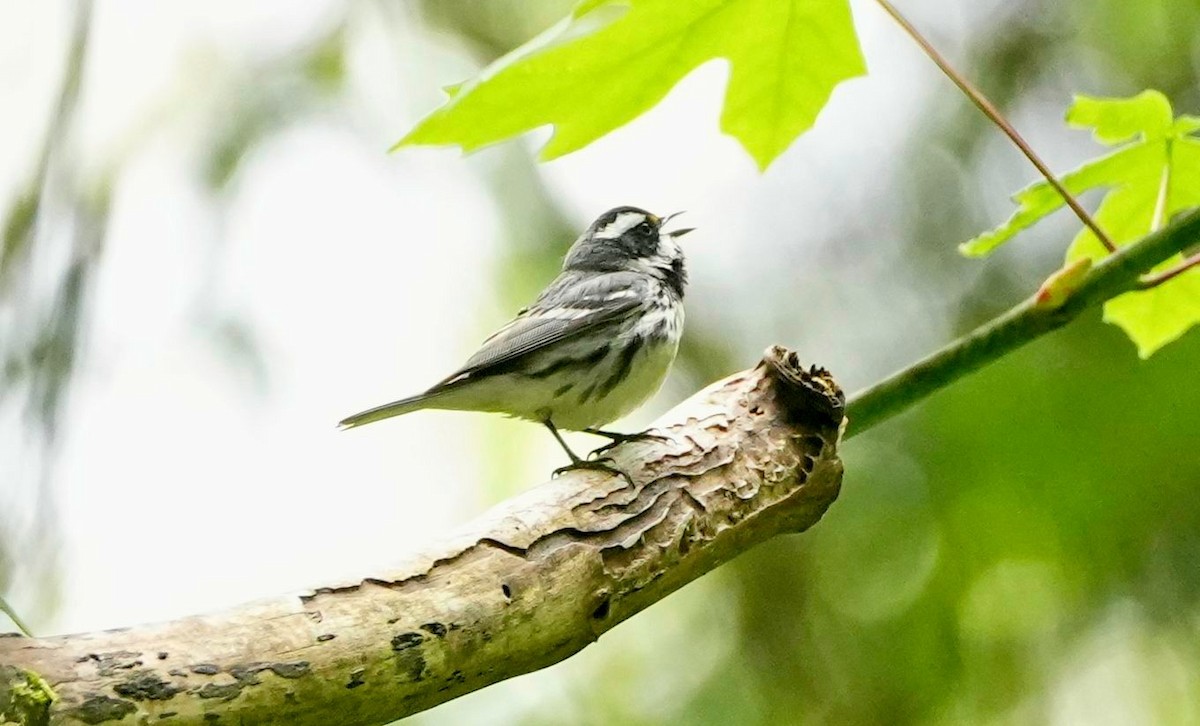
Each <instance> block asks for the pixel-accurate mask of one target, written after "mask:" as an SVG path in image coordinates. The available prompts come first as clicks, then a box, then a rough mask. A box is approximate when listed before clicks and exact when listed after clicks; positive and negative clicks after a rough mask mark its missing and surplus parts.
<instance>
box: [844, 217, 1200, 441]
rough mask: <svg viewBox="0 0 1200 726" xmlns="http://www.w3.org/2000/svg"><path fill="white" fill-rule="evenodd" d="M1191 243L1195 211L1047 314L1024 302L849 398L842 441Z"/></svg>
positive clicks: (1112, 258)
mask: <svg viewBox="0 0 1200 726" xmlns="http://www.w3.org/2000/svg"><path fill="white" fill-rule="evenodd" d="M1197 243H1200V210H1195V211H1192V212H1190V213H1188V214H1185V215H1183V216H1180V217H1178V218H1177V219H1176V220H1175V221H1174V222H1173V223H1172V224H1170V225H1168V226H1166V227H1164V228H1163V229H1161V230H1159V231H1157V232H1154V233H1152V234H1150V235H1149V236H1147V237H1144V238H1143V239H1141V240H1139V241H1137V242H1135V243H1133V244H1130V245H1126V246H1125V247H1122V248H1121V250H1120V251H1119V252H1117V253H1116V254H1113V255H1109V256H1108V257H1106V258H1104V260H1103V261H1102V262H1101V263H1100V264H1098V265H1096V266H1095V267H1094V268H1092V271H1091V273H1090V274H1089V275H1088V276H1087V277H1086V278H1084V279H1083V280H1082V281H1081V282H1080V283H1079V285H1078V287H1076V288H1075V289H1074V290H1071V291H1069V292H1067V293H1066V297H1065V299H1064V300H1063V302H1062V303H1061V304H1059V305H1056V306H1047V305H1043V304H1039V303H1038V302H1037V299H1036V297H1032V298H1030V299H1028V300H1026V301H1025V302H1022V303H1021V304H1019V305H1017V306H1016V307H1014V308H1012V309H1011V310H1009V311H1008V312H1006V313H1004V314H1003V315H1001V316H1000V317H998V318H995V319H994V320H991V321H989V322H987V323H984V324H983V325H981V326H979V327H978V328H976V329H975V330H973V331H971V332H970V333H968V334H966V335H964V336H963V337H961V338H959V339H958V340H956V341H954V342H953V343H950V344H949V345H947V346H946V347H944V348H942V349H941V350H939V351H937V352H935V353H933V354H931V355H929V356H928V357H926V358H925V359H924V360H921V361H918V362H917V363H915V364H913V365H911V366H909V367H908V368H905V369H904V370H902V371H899V372H897V373H894V374H892V375H891V376H889V377H888V378H885V379H884V380H882V381H880V382H879V383H876V384H875V385H873V386H871V387H869V388H867V389H866V390H863V391H859V392H858V393H857V394H855V395H854V396H851V398H850V403H849V405H848V406H847V411H846V415H847V417H848V418H849V419H850V422H849V430H848V431H847V433H846V435H847V436H854V435H856V434H860V433H862V432H863V431H866V430H867V429H869V428H871V427H872V426H875V425H876V424H879V423H882V422H884V421H886V420H888V419H889V418H891V417H892V416H895V415H896V414H898V413H900V412H902V411H904V410H906V409H908V408H911V407H912V406H914V405H916V404H917V403H920V402H921V401H923V400H925V399H926V398H928V397H929V396H930V395H932V394H934V393H936V392H937V391H940V390H941V389H943V388H945V387H947V386H949V385H950V384H951V383H954V382H955V381H957V380H959V379H960V378H963V377H965V376H966V375H967V374H969V373H972V372H974V371H976V370H978V369H980V368H982V367H984V366H985V365H987V364H989V363H991V362H993V361H995V360H997V359H999V358H1001V357H1003V356H1004V355H1005V354H1006V353H1009V352H1010V351H1012V350H1015V349H1016V348H1019V347H1021V346H1023V345H1025V344H1026V343H1028V342H1030V341H1032V340H1036V339H1037V338H1039V337H1041V336H1042V335H1045V334H1046V333H1048V332H1050V331H1052V330H1056V329H1058V328H1061V327H1062V326H1064V325H1066V324H1067V323H1069V322H1070V321H1071V320H1073V319H1075V317H1077V316H1078V315H1079V314H1080V313H1082V312H1083V311H1084V310H1086V309H1088V308H1091V307H1094V306H1097V305H1100V304H1103V303H1104V302H1105V301H1107V300H1110V299H1112V298H1114V297H1116V296H1117V295H1120V294H1122V293H1125V292H1128V291H1129V290H1132V289H1136V288H1139V287H1144V286H1145V282H1143V281H1141V280H1140V279H1139V277H1140V276H1141V275H1142V274H1144V273H1145V272H1146V271H1147V270H1149V269H1152V268H1153V267H1154V266H1155V265H1158V264H1160V263H1162V261H1163V260H1167V259H1170V258H1171V256H1172V255H1175V254H1178V253H1179V252H1181V251H1182V250H1186V249H1188V248H1189V247H1191V246H1193V245H1195V244H1197ZM1198 260H1200V254H1198V255H1195V256H1193V257H1192V258H1190V259H1189V261H1188V262H1187V263H1186V264H1185V265H1181V266H1180V267H1177V268H1174V269H1173V270H1169V271H1167V272H1164V273H1161V274H1160V275H1159V277H1162V276H1166V275H1168V273H1170V276H1172V277H1173V276H1174V275H1178V274H1180V273H1181V272H1183V270H1184V269H1187V267H1191V266H1192V265H1196V264H1198ZM1168 279H1169V278H1168Z"/></svg>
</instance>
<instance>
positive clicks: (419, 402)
mask: <svg viewBox="0 0 1200 726" xmlns="http://www.w3.org/2000/svg"><path fill="white" fill-rule="evenodd" d="M438 393H439V392H430V391H427V392H425V393H419V394H417V395H415V396H409V397H408V398H401V399H400V400H399V401H392V402H391V403H385V404H383V405H382V406H376V407H375V408H369V409H367V410H366V411H362V412H360V413H356V414H354V415H353V416H347V417H346V418H344V419H342V420H341V421H339V422H338V428H341V429H352V428H354V427H355V426H362V425H363V424H369V423H374V422H376V421H382V420H383V419H385V418H391V417H393V416H403V415H404V414H406V413H412V412H413V411H419V410H421V409H422V408H430V407H431V405H432V402H433V399H435V398H437V397H438Z"/></svg>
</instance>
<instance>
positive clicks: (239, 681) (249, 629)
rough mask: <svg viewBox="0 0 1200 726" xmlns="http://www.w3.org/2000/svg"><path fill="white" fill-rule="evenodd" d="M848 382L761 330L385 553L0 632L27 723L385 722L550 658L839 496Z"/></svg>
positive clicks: (1, 703)
mask: <svg viewBox="0 0 1200 726" xmlns="http://www.w3.org/2000/svg"><path fill="white" fill-rule="evenodd" d="M842 410H843V397H842V393H841V391H840V390H838V388H837V386H836V384H834V382H833V381H832V379H831V378H830V377H829V376H828V374H826V373H825V372H824V371H819V370H807V371H806V370H804V369H802V368H801V367H800V366H799V364H798V362H797V360H796V358H795V356H794V355H793V354H790V353H788V352H787V351H785V350H783V349H781V348H772V349H771V350H769V351H768V352H767V355H766V357H765V358H764V360H763V362H762V363H761V364H760V365H759V366H758V367H756V368H754V369H752V370H748V371H743V372H742V373H738V374H736V375H734V376H731V377H730V378H727V379H725V380H723V381H720V382H718V383H716V384H714V385H712V386H710V387H709V388H708V389H706V390H705V391H702V392H701V393H699V394H697V395H696V396H694V397H693V398H692V399H690V400H689V401H687V402H685V403H683V404H681V405H680V406H679V407H677V408H676V409H674V410H673V411H671V412H670V413H668V414H667V415H666V416H665V417H664V418H663V420H662V421H661V422H660V423H659V424H658V426H657V429H658V430H659V431H660V432H661V433H662V434H663V435H664V436H665V437H666V439H665V440H663V441H638V442H632V443H627V444H624V445H622V446H620V447H619V448H617V449H616V450H615V452H614V458H615V459H616V462H617V463H618V464H619V465H620V466H621V467H622V468H623V469H624V470H625V471H627V472H628V473H629V474H630V475H631V477H632V480H633V482H634V483H633V484H632V485H631V484H630V483H629V482H627V481H625V480H624V479H622V478H621V477H617V476H612V475H609V474H606V473H603V472H594V471H582V472H573V473H570V474H568V475H565V476H563V477H560V478H558V479H555V480H552V481H550V482H547V483H545V484H542V485H541V486H539V487H536V488H534V489H532V490H530V491H528V492H526V493H525V494H523V495H521V496H518V497H516V498H514V499H512V500H510V501H508V502H505V503H503V504H501V505H500V506H498V507H497V508H495V509H494V510H492V511H491V512H489V513H487V514H486V515H485V516H483V517H482V518H481V519H479V520H477V521H475V522H473V523H471V524H470V525H469V526H468V527H466V528H465V529H464V530H463V531H462V532H461V533H460V534H459V535H457V536H455V537H452V538H450V539H448V540H447V541H446V542H444V543H443V544H441V545H440V546H439V547H437V548H435V549H434V550H433V551H430V552H428V553H426V554H423V555H421V556H417V557H413V558H410V559H409V560H408V561H406V562H404V563H403V564H401V565H398V566H397V567H396V568H395V569H394V571H392V572H388V573H384V574H378V575H376V576H373V577H368V578H366V579H363V580H361V581H359V582H353V583H348V584H344V585H334V586H328V587H321V588H318V589H316V590H313V591H311V592H307V593H304V594H301V595H296V596H291V597H282V598H277V599H273V600H269V601H263V602H258V603H253V604H250V605H246V606H243V607H239V608H236V609H233V610H229V611H227V612H221V613H215V614H210V615H202V616H197V617H191V618H185V619H183V620H178V621H175V622H169V623H163V624H159V625H148V626H139V627H135V628H129V629H123V630H115V631H108V632H101V633H87V634H81V635H69V636H62V637H54V638H39V639H31V638H22V637H11V638H0V679H2V680H3V683H0V713H2V714H3V717H4V718H5V719H7V720H8V721H15V722H16V723H21V724H74V723H88V724H100V723H103V724H159V723H161V724H172V725H174V724H205V725H212V724H217V725H219V724H292V725H295V726H307V725H312V726H329V725H331V724H343V725H345V726H355V725H358V724H364V725H365V724H384V723H387V722H389V721H392V720H394V719H397V718H401V717H403V716H407V715H409V714H413V713H416V712H418V711H421V710H424V709H427V708H430V707H432V706H435V705H437V704H439V703H443V702H445V701H449V700H450V699H453V698H455V697H457V696H461V695H463V694H465V693H468V692H470V691H473V690H475V689H478V688H482V687H484V686H487V685H489V684H492V683H495V682H497V681H500V680H503V679H505V678H510V677H512V676H516V675H519V674H522V673H528V672H529V671H533V670H536V669H538V668H543V667H545V666H548V665H550V664H552V663H557V662H558V661H560V660H563V659H564V658H567V657H568V656H570V655H572V654H574V653H576V652H578V651H579V650H580V649H581V648H583V647H584V646H586V645H588V644H589V643H592V642H593V641H595V640H596V639H597V638H598V637H600V635H601V634H602V633H604V632H605V631H607V630H608V629H609V628H612V627H613V626H615V625H616V624H617V623H619V622H621V621H623V620H625V619H626V618H629V617H631V616H632V615H634V614H635V613H637V612H639V611H641V610H642V609H643V608H646V607H648V606H649V605H651V604H653V603H655V602H657V601H658V600H661V599H662V598H663V597H665V596H666V595H668V594H669V593H671V592H673V591H675V590H677V589H678V588H680V587H682V586H683V585H684V584H686V583H688V582H690V581H692V580H694V579H696V578H697V577H699V576H701V575H703V574H704V573H706V572H708V571H710V570H712V569H713V568H714V567H716V566H717V565H719V564H721V563H722V562H725V561H727V560H729V559H730V558H732V557H734V556H736V555H737V554H739V553H741V552H743V551H745V550H747V549H748V548H750V547H751V546H753V545H754V544H756V543H758V542H762V541H763V540H766V539H768V538H770V537H773V536H775V535H777V534H781V533H785V532H799V531H802V530H804V529H806V528H808V527H810V526H811V525H812V524H814V523H815V522H816V521H817V520H818V519H820V518H821V515H822V514H823V513H824V512H825V510H826V508H827V507H828V506H829V505H830V504H831V503H832V502H833V500H834V499H835V498H836V497H837V493H838V488H839V486H840V484H841V478H842V464H841V461H840V460H839V458H838V452H837V449H838V443H839V438H840V435H841V431H842V429H843V428H844V419H843V416H842Z"/></svg>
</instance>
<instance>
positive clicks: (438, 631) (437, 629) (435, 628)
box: [421, 623, 446, 638]
mask: <svg viewBox="0 0 1200 726" xmlns="http://www.w3.org/2000/svg"><path fill="white" fill-rule="evenodd" d="M421 630H424V631H425V632H427V633H432V634H434V635H436V636H437V637H439V638H443V637H445V636H446V626H445V625H442V624H441V623H425V624H424V625H422V626H421Z"/></svg>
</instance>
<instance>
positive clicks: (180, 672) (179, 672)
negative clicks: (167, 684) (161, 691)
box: [167, 668, 188, 678]
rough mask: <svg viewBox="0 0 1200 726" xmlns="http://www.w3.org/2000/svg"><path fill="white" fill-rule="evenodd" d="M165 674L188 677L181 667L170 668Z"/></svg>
mask: <svg viewBox="0 0 1200 726" xmlns="http://www.w3.org/2000/svg"><path fill="white" fill-rule="evenodd" d="M167 675H171V676H178V677H179V678H187V677H188V674H187V672H186V671H184V670H183V669H182V668H172V669H171V670H169V671H167Z"/></svg>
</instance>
